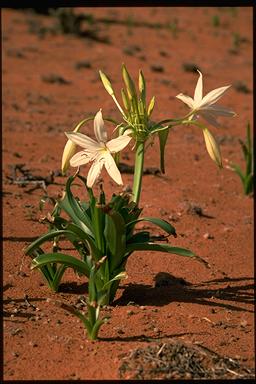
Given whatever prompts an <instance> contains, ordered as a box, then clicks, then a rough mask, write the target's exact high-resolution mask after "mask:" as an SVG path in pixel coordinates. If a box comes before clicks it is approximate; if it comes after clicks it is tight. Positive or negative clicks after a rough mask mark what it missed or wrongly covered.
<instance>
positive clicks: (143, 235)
mask: <svg viewBox="0 0 256 384" xmlns="http://www.w3.org/2000/svg"><path fill="white" fill-rule="evenodd" d="M149 241H150V233H149V232H148V231H141V232H138V233H135V234H134V235H133V236H132V237H130V238H129V240H128V241H127V244H131V243H147V242H149Z"/></svg>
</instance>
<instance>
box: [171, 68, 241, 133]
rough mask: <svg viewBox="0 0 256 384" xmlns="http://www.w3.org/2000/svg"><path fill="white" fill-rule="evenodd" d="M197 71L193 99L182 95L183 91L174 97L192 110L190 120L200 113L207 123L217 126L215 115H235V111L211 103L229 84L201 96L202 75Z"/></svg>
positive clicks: (216, 99)
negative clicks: (197, 75) (197, 77)
mask: <svg viewBox="0 0 256 384" xmlns="http://www.w3.org/2000/svg"><path fill="white" fill-rule="evenodd" d="M198 72H199V79H198V81H197V85H196V88H195V93H194V99H192V97H190V96H186V95H183V93H180V94H179V95H177V96H176V97H177V98H178V99H180V100H181V101H183V102H184V103H185V104H187V105H188V106H189V108H190V109H191V111H192V112H193V114H192V115H191V116H190V117H189V119H190V120H191V119H193V118H194V116H195V115H201V116H202V117H203V118H204V119H205V120H206V121H207V122H208V123H210V124H212V125H214V126H215V127H219V126H220V124H219V123H218V122H217V120H216V117H217V116H226V117H230V116H235V115H236V113H235V112H233V111H231V110H229V109H227V108H225V107H220V106H218V105H213V104H215V103H216V102H217V101H218V100H219V99H220V98H221V97H222V95H223V94H224V93H225V92H226V91H227V90H228V89H229V88H230V87H231V85H227V86H225V87H220V88H216V89H214V90H213V91H211V92H209V93H207V95H205V96H204V97H203V75H202V73H201V72H200V71H198Z"/></svg>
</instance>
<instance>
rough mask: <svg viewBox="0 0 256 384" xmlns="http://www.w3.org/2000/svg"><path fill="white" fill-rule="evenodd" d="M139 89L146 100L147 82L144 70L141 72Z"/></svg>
mask: <svg viewBox="0 0 256 384" xmlns="http://www.w3.org/2000/svg"><path fill="white" fill-rule="evenodd" d="M139 90H140V94H141V99H142V101H143V102H145V99H146V82H145V78H144V75H143V72H142V71H140V72H139Z"/></svg>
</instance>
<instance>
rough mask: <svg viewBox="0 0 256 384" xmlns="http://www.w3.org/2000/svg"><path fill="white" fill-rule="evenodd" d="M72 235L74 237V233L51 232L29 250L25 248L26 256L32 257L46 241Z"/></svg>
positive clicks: (63, 231)
mask: <svg viewBox="0 0 256 384" xmlns="http://www.w3.org/2000/svg"><path fill="white" fill-rule="evenodd" d="M67 234H70V235H71V236H74V234H73V233H72V232H70V233H69V231H66V230H64V229H63V230H56V231H50V232H48V233H46V234H44V235H42V236H41V237H39V238H38V239H36V240H35V241H33V243H31V244H30V245H29V246H28V247H27V248H25V250H24V253H25V255H30V254H31V253H32V252H34V251H35V250H36V249H37V248H38V247H39V246H40V245H41V244H43V243H45V242H46V241H49V240H53V239H54V238H55V237H58V236H61V235H67Z"/></svg>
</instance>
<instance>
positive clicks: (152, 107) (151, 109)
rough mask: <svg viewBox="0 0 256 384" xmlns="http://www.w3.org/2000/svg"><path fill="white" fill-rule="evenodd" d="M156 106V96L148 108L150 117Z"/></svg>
mask: <svg viewBox="0 0 256 384" xmlns="http://www.w3.org/2000/svg"><path fill="white" fill-rule="evenodd" d="M154 106H155V96H153V97H152V99H151V100H150V103H149V106H148V117H149V116H150V115H151V113H152V112H153V109H154Z"/></svg>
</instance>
